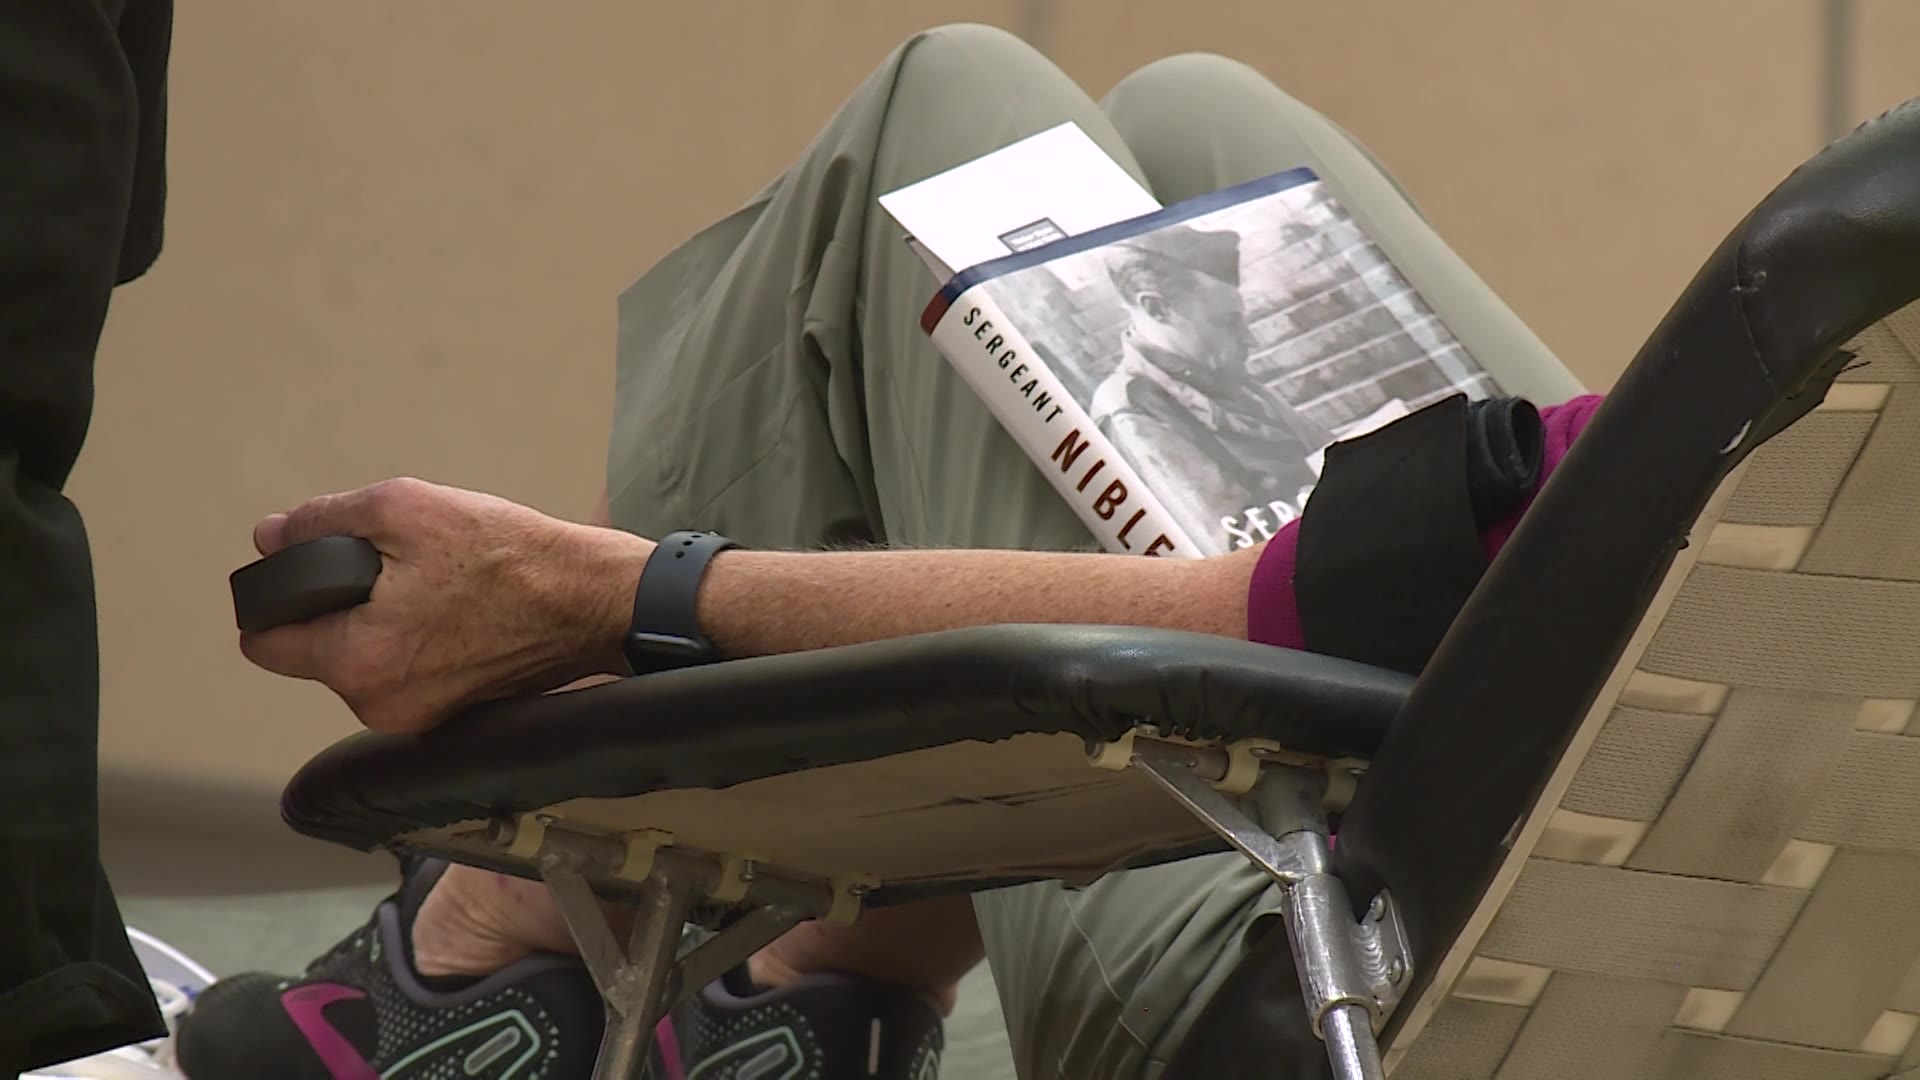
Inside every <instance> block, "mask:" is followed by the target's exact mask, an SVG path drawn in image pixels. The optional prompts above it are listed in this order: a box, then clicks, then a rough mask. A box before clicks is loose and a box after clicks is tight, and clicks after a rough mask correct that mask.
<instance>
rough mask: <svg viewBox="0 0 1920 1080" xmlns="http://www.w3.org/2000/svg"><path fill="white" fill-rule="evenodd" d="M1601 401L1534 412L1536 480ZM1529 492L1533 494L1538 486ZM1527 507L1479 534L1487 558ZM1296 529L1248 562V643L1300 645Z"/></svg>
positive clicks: (1529, 501)
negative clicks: (1538, 444)
mask: <svg viewBox="0 0 1920 1080" xmlns="http://www.w3.org/2000/svg"><path fill="white" fill-rule="evenodd" d="M1602 400H1603V399H1602V397H1601V396H1600V395H1599V394H1585V395H1582V396H1580V397H1577V398H1574V399H1572V400H1571V401H1568V402H1566V403H1565V404H1562V405H1552V406H1548V407H1547V408H1544V409H1541V410H1540V420H1541V422H1542V424H1543V426H1544V427H1545V429H1546V430H1545V436H1546V446H1545V448H1544V449H1545V453H1544V456H1543V460H1542V462H1541V466H1540V482H1541V483H1542V484H1545V483H1546V482H1547V477H1549V476H1552V475H1553V470H1554V469H1555V468H1557V467H1558V466H1559V464H1560V462H1561V460H1562V459H1564V458H1565V457H1566V456H1567V451H1568V450H1569V449H1570V448H1571V447H1572V446H1573V440H1574V439H1575V438H1576V437H1578V436H1579V434H1580V432H1581V431H1582V430H1583V429H1585V428H1586V426H1587V421H1588V420H1590V419H1592V418H1593V412H1594V410H1595V409H1598V408H1599V407H1600V402H1601V401H1602ZM1534 490H1535V491H1536V492H1538V490H1539V489H1538V488H1535V489H1534ZM1531 505H1533V496H1532V495H1529V496H1527V498H1526V501H1525V502H1522V503H1521V504H1520V507H1519V509H1516V510H1514V511H1513V512H1512V513H1510V514H1508V515H1507V516H1506V517H1505V518H1502V519H1501V520H1500V521H1497V522H1495V523H1494V524H1493V525H1492V526H1491V527H1489V528H1488V529H1487V530H1486V531H1485V532H1483V533H1481V534H1480V542H1481V546H1482V548H1483V549H1484V550H1485V551H1486V553H1487V557H1488V558H1492V557H1493V556H1494V555H1495V554H1496V553H1498V552H1499V550H1500V549H1501V548H1502V547H1504V546H1505V545H1506V542H1507V540H1508V539H1510V538H1511V537H1512V536H1513V530H1514V528H1515V527H1516V526H1518V525H1519V524H1520V518H1521V517H1522V516H1523V515H1525V513H1526V512H1527V507H1529V506H1531ZM1299 533H1300V523H1299V521H1298V520H1295V521H1291V522H1288V523H1287V526H1286V527H1285V528H1283V529H1281V530H1280V531H1279V532H1278V533H1276V534H1274V537H1273V539H1272V540H1270V541H1268V542H1267V547H1266V550H1264V551H1262V552H1261V553H1260V561H1259V562H1258V563H1256V564H1254V568H1253V579H1252V581H1250V582H1248V585H1247V639H1248V640H1249V641H1257V642H1260V643H1261V644H1264V645H1278V646H1280V647H1281V648H1283V649H1304V648H1306V633H1305V631H1304V630H1303V629H1302V628H1301V626H1300V609H1299V608H1298V607H1296V606H1295V605H1294V602H1293V571H1294V554H1295V548H1296V547H1297V545H1298V544H1299V543H1300V536H1299Z"/></svg>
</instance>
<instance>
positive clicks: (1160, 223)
mask: <svg viewBox="0 0 1920 1080" xmlns="http://www.w3.org/2000/svg"><path fill="white" fill-rule="evenodd" d="M1318 179H1320V177H1319V176H1317V175H1316V174H1315V173H1314V171H1313V170H1312V169H1309V168H1307V167H1306V166H1304V165H1303V166H1301V167H1299V168H1297V169H1288V170H1287V171H1286V172H1279V173H1274V174H1273V175H1272V176H1263V177H1261V178H1260V179H1258V180H1249V181H1247V182H1246V183H1244V184H1235V185H1234V186H1232V187H1229V188H1221V189H1220V190H1219V191H1216V192H1213V193H1211V194H1208V195H1199V196H1195V197H1194V198H1191V199H1188V200H1186V201H1185V202H1177V203H1174V204H1173V205H1172V206H1168V207H1165V208H1163V209H1160V210H1155V211H1154V212H1153V213H1151V214H1142V215H1140V216H1139V217H1136V218H1128V219H1127V220H1125V221H1117V222H1115V223H1113V224H1112V225H1106V226H1102V227H1101V228H1098V229H1094V230H1093V231H1091V232H1084V233H1081V234H1080V235H1078V236H1069V237H1067V238H1066V239H1064V240H1055V241H1054V242H1053V243H1051V244H1043V245H1041V246H1040V247H1037V248H1032V249H1029V250H1027V251H1020V252H1015V253H1014V254H1012V255H1007V256H1003V257H1001V258H998V259H994V260H992V261H991V262H983V263H981V264H980V265H979V266H975V267H971V268H969V269H966V270H962V271H961V272H960V273H958V274H955V275H954V278H953V280H952V281H949V282H947V283H946V285H944V286H942V287H941V289H940V292H939V294H938V295H937V296H935V297H934V298H933V302H932V303H930V304H928V305H927V310H926V312H925V313H924V314H923V315H922V316H921V318H920V326H921V328H922V329H924V330H926V331H927V332H928V333H932V332H933V328H934V327H935V326H937V325H939V322H940V319H941V318H942V317H943V316H945V315H946V313H947V308H948V307H950V306H952V304H953V301H954V300H955V299H956V298H957V297H958V296H959V295H960V294H961V293H963V292H966V291H967V290H968V289H971V288H973V287H974V286H975V285H978V284H980V283H981V282H983V281H991V280H993V279H994V278H997V277H1003V276H1005V275H1007V274H1011V273H1013V272H1014V271H1016V270H1025V269H1026V268H1027V267H1029V266H1038V265H1040V264H1041V263H1045V262H1052V261H1053V260H1055V259H1059V258H1064V257H1066V256H1068V255H1077V254H1079V253H1080V252H1082V251H1088V250H1090V249H1092V248H1097V247H1102V246H1104V245H1107V244H1111V243H1113V242H1114V241H1116V240H1124V239H1126V238H1127V237H1129V236H1138V235H1140V234H1141V233H1148V232H1152V231H1154V230H1155V229H1160V228H1164V227H1166V226H1168V225H1174V224H1178V223H1179V222H1182V221H1187V220H1190V219H1192V218H1197V217H1201V216H1204V215H1206V214H1211V213H1213V212H1214V211H1215V210H1224V209H1226V208H1227V207H1229V206H1233V205H1235V204H1237V203H1243V202H1249V201H1251V200H1253V199H1258V198H1262V197H1265V196H1267V195H1272V194H1274V193H1275V192H1280V191H1285V190H1287V189H1288V188H1293V187H1299V186H1300V185H1302V184H1310V183H1312V182H1313V181H1315V180H1318Z"/></svg>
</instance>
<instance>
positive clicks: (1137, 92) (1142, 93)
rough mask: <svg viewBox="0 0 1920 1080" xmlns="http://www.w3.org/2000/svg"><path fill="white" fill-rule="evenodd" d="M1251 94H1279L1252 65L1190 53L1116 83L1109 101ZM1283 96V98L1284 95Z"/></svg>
mask: <svg viewBox="0 0 1920 1080" xmlns="http://www.w3.org/2000/svg"><path fill="white" fill-rule="evenodd" d="M1249 91H1254V92H1258V93H1262V94H1279V93H1280V90H1279V88H1277V87H1275V86H1274V85H1273V83H1272V82H1271V81H1270V80H1269V79H1268V78H1267V77H1266V76H1265V75H1262V74H1260V72H1258V71H1256V70H1254V69H1253V68H1252V67H1251V66H1249V65H1247V64H1245V63H1243V62H1241V61H1239V60H1235V59H1232V58H1231V57H1226V56H1221V55H1220V54H1218V53H1209V52H1189V53H1177V54H1175V55H1173V56H1166V57H1162V58H1160V59H1158V60H1155V61H1153V62H1152V63H1149V64H1147V65H1146V66H1144V67H1141V68H1138V69H1136V70H1135V71H1134V72H1133V73H1132V74H1130V75H1128V76H1127V77H1126V78H1124V79H1121V80H1120V81H1119V82H1117V83H1115V84H1114V86H1113V89H1112V90H1110V91H1108V95H1107V96H1108V100H1110V101H1119V100H1127V99H1135V100H1155V99H1158V100H1166V99H1169V98H1171V99H1175V100H1182V99H1186V100H1191V99H1194V98H1199V99H1202V100H1206V99H1215V98H1218V97H1220V96H1222V95H1243V94H1246V93H1247V92H1249ZM1283 96H1284V95H1283Z"/></svg>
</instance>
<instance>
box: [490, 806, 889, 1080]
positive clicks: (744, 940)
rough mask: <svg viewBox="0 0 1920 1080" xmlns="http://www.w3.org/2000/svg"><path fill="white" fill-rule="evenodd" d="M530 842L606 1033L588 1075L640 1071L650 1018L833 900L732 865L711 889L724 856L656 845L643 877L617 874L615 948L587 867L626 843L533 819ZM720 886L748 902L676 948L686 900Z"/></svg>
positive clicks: (614, 859) (688, 907)
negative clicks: (534, 834) (686, 946)
mask: <svg viewBox="0 0 1920 1080" xmlns="http://www.w3.org/2000/svg"><path fill="white" fill-rule="evenodd" d="M500 832H501V835H502V836H503V837H504V838H505V842H509V843H510V842H511V841H512V836H513V833H514V830H512V829H502V830H500ZM538 850H539V854H538V856H537V862H538V865H539V867H540V876H541V878H542V879H544V880H545V881H546V884H547V891H548V892H549V893H550V894H551V895H552V896H553V899H554V904H555V905H556V906H557V907H558V908H559V909H560V915H561V918H562V919H564V920H565V921H566V924H567V931H568V933H570V934H571V935H572V936H573V940H574V944H575V946H577V947H578V948H579V950H580V959H581V960H582V962H584V963H585V964H586V967H587V970H588V972H590V973H591V974H592V976H593V981H594V984H595V985H596V986H597V987H598V988H599V990H600V996H601V998H602V999H603V1000H604V1001H605V1003H606V1010H607V1023H606V1033H605V1034H604V1035H603V1036H602V1038H601V1042H600V1051H599V1058H598V1060H597V1061H596V1063H595V1065H594V1070H593V1080H638V1078H639V1077H641V1076H643V1075H644V1074H645V1072H646V1068H647V1062H648V1060H649V1057H650V1055H651V1053H652V1050H653V1046H654V1038H655V1033H656V1031H657V1029H658V1028H659V1025H660V1022H661V1020H662V1019H664V1018H665V1017H666V1015H667V1014H668V1012H670V1011H671V1010H672V1009H673V1007H674V1006H675V1005H676V1004H678V1003H679V1002H680V1001H681V1000H684V999H685V998H686V997H687V995H689V994H692V993H694V992H695V991H697V990H699V989H700V987H702V986H705V985H706V984H707V983H709V982H711V981H713V980H714V979H716V978H718V977H719V976H720V975H721V974H722V973H724V972H726V971H728V970H729V969H731V968H732V967H734V966H735V965H737V964H740V963H742V962H744V961H745V960H746V959H747V957H749V956H751V955H753V953H755V952H757V951H758V950H759V949H761V948H762V947H764V946H766V945H767V944H768V943H770V942H772V941H773V940H774V939H775V938H777V937H779V936H780V935H781V934H783V933H785V932H786V931H788V930H790V929H792V928H793V926H794V925H795V924H797V923H799V922H800V921H802V920H803V919H808V918H818V917H828V916H830V913H831V912H833V911H834V910H835V908H836V904H837V900H836V894H835V892H834V891H833V890H832V889H829V888H825V887H822V886H819V885H815V884H807V883H800V882H795V881H792V880H789V879H784V878H781V877H779V876H778V875H771V874H760V875H752V874H746V873H742V874H740V877H741V880H740V881H738V882H736V884H737V886H738V888H737V889H726V890H717V889H716V886H718V885H720V884H721V883H722V881H723V879H724V878H725V877H726V874H727V872H728V871H727V868H726V864H725V863H724V862H722V861H719V860H715V859H714V858H712V857H704V856H692V855H687V854H683V853H680V852H677V851H673V850H670V849H662V850H658V851H654V852H653V853H652V856H651V858H650V860H649V862H648V864H647V865H648V866H649V867H650V869H649V870H647V871H646V876H645V878H644V879H641V878H623V879H622V880H624V881H627V882H629V883H632V882H635V881H637V882H638V890H637V892H636V893H635V896H634V899H632V900H630V901H621V902H620V906H623V907H628V908H630V909H632V912H633V915H634V923H633V931H632V933H631V935H630V936H629V938H628V940H627V943H626V945H625V946H624V947H623V946H622V945H621V943H620V941H619V939H618V938H616V937H615V936H614V932H613V927H612V926H611V925H610V923H609V922H608V919H607V913H606V910H605V906H604V905H603V902H602V900H601V899H600V896H599V894H598V893H596V892H595V890H594V887H593V884H592V880H591V878H590V876H589V875H598V876H601V877H619V875H620V874H621V873H622V872H624V871H625V869H626V866H627V863H628V859H629V853H628V851H627V848H626V847H625V846H623V845H622V844H620V843H618V842H610V841H609V840H608V838H606V837H596V836H583V835H578V834H574V833H570V832H569V831H567V830H565V829H562V828H558V827H553V826H542V835H541V839H540V847H539V849H538ZM747 865H749V866H750V865H751V864H747ZM723 892H724V898H725V899H727V900H728V901H730V902H733V903H737V904H739V903H743V904H745V905H748V906H749V910H747V911H745V912H744V913H743V914H740V915H739V917H738V918H736V919H734V920H733V921H732V922H731V924H730V925H728V926H727V927H726V928H725V929H723V930H720V931H719V932H718V933H716V934H714V935H713V936H712V937H710V938H708V939H707V940H706V941H704V942H702V943H701V944H700V945H699V946H698V947H696V948H694V949H693V950H692V951H690V952H688V953H687V954H686V955H684V956H682V955H680V950H679V945H680V940H681V934H682V932H683V931H684V930H685V927H686V923H687V918H688V915H689V914H690V913H691V912H692V910H693V907H694V904H695V903H696V902H697V901H700V900H702V899H715V898H717V897H720V896H721V895H722V893H723ZM850 904H851V908H850V910H855V911H857V909H858V900H857V899H854V900H851V901H850ZM846 917H851V916H846Z"/></svg>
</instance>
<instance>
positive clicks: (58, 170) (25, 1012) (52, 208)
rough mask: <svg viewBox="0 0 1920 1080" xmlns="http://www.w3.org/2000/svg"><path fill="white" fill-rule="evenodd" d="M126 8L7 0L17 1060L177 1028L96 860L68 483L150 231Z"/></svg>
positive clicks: (89, 727) (3, 88)
mask: <svg viewBox="0 0 1920 1080" xmlns="http://www.w3.org/2000/svg"><path fill="white" fill-rule="evenodd" d="M122 7H123V4H122V3H121V2H118V0H115V2H107V3H88V2H82V0H4V2H0V27H4V28H5V29H4V30H0V1075H5V1076H12V1075H13V1073H14V1071H16V1070H19V1069H24V1068H30V1067H37V1066H41V1065H48V1064H52V1063H54V1062H57V1061H62V1060H66V1059H70V1058H74V1057H80V1056H82V1055H86V1054H91V1053H95V1052H97V1051H102V1050H106V1049H109V1048H112V1047H115V1046H120V1045H124V1044H126V1043H130V1042H134V1041H137V1040H141V1039H146V1038H151V1037H154V1036H156V1035H158V1034H161V1033H162V1031H163V1028H162V1025H161V1020H160V1015H159V1012H158V1011H157V1009H156V1006H155V1003H154V1000H153V996H152V993H151V991H150V989H149V987H148V985H147V982H146V980H145V978H144V976H143V974H142V972H141V969H140V965H139V963H138V961H137V960H136V958H135V957H134V954H133V950H132V947H131V945H130V944H129V943H128V941H127V934H126V929H125V927H124V925H123V924H122V923H121V919H120V913H119V910H118V908H117V906H116V905H115V902H114V898H113V893H112V891H111V889H110V888H109V887H108V885H107V881H106V877H105V874H104V873H103V871H102V869H101V866H100V861H99V835H98V822H99V818H98V809H97V800H96V798H95V786H96V783H97V771H96V765H97V760H96V753H95V742H96V736H97V733H98V686H99V660H98V652H97V645H96V640H95V639H96V633H95V612H94V594H93V568H92V562H91V557H90V554H89V551H88V545H87V534H86V528H85V525H84V524H83V523H82V521H81V517H80V513H79V511H78V510H77V509H76V508H75V507H74V505H73V503H72V502H70V501H69V500H68V499H67V498H66V497H65V495H64V494H63V493H62V489H63V488H64V487H65V484H66V480H67V476H68V473H69V472H70V471H71V470H72V468H73V465H74V461H75V459H76V457H77V456H78V454H79V453H80V449H81V445H82V443H83V442H84V441H85V438H86V432H87V427H88V423H89V419H90V416H91V412H92V405H93V362H94V350H95V348H96V346H97V344H98V342H99V336H100V331H101V327H102V325H103V323H104V320H105V317H106V312H107V305H108V301H109V298H110V296H111V294H112V291H113V288H114V285H115V284H116V283H117V282H119V281H120V280H122V279H123V278H124V277H125V276H128V274H129V272H130V271H134V270H137V269H138V268H139V266H136V265H129V263H128V262H127V260H126V259H125V255H126V252H125V250H124V248H125V246H126V244H127V243H128V241H130V240H133V241H135V242H136V243H138V244H140V245H145V244H146V243H147V238H145V237H130V236H129V235H128V227H127V226H128V210H129V206H130V204H131V203H132V202H133V199H134V195H135V193H136V191H137V190H139V189H138V187H137V183H136V174H137V172H138V166H137V164H136V162H137V158H138V154H139V147H140V143H141V139H140V126H139V125H140V112H141V102H140V99H139V93H140V87H139V84H138V83H137V82H136V76H137V75H138V74H139V72H138V71H136V70H135V69H134V68H133V67H131V66H130V65H129V61H128V56H127V52H126V43H125V42H124V41H123V40H122V38H121V36H120V30H121V27H120V20H121V18H122V10H121V9H122ZM150 7H151V12H148V13H147V14H150V13H157V12H160V11H161V10H162V5H160V4H158V3H155V4H152V5H150ZM151 29H153V30H154V32H155V33H156V34H158V33H159V32H160V29H159V28H158V27H154V28H151ZM160 40H161V41H162V43H163V44H164V36H162V37H161V38H160ZM161 55H162V56H164V52H162V53H161ZM149 59H152V58H151V57H149ZM147 104H148V106H149V107H150V108H153V109H158V107H159V105H158V102H154V101H149V102H148V103H147ZM149 257H150V254H149ZM140 265H144V264H140Z"/></svg>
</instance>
